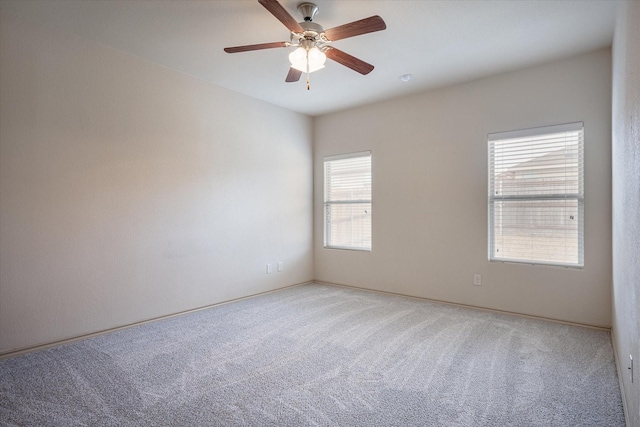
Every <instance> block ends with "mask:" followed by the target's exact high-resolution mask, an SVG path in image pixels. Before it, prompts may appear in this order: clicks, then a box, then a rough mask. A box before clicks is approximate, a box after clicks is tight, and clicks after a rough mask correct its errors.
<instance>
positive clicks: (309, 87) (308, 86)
mask: <svg viewBox="0 0 640 427" xmlns="http://www.w3.org/2000/svg"><path fill="white" fill-rule="evenodd" d="M307 90H311V85H310V84H309V49H308V48H307Z"/></svg>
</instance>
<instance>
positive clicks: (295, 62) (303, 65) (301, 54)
mask: <svg viewBox="0 0 640 427" xmlns="http://www.w3.org/2000/svg"><path fill="white" fill-rule="evenodd" d="M289 61H290V62H291V67H292V68H295V69H296V70H298V71H302V72H306V71H307V51H306V50H305V48H303V47H299V48H297V49H296V50H294V51H293V52H291V53H290V54H289Z"/></svg>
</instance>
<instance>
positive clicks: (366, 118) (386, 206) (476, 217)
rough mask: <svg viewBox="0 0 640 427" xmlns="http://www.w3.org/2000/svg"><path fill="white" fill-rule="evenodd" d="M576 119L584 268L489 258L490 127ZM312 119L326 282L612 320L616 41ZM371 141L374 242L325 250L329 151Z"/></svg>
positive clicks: (318, 259)
mask: <svg viewBox="0 0 640 427" xmlns="http://www.w3.org/2000/svg"><path fill="white" fill-rule="evenodd" d="M416 78H418V79H419V78H420V77H419V76H416ZM575 121H582V122H584V127H585V170H586V172H585V209H586V211H585V268H584V269H582V270H577V269H567V268H558V267H545V266H531V265H517V264H505V263H489V262H488V261H487V142H486V141H487V134H488V133H491V132H499V131H508V130H515V129H522V128H530V127H536V126H544V125H553V124H559V123H567V122H575ZM314 127H315V130H314V167H315V172H314V182H315V184H314V188H315V190H314V194H315V196H314V197H315V198H314V201H315V207H314V214H315V221H314V233H315V234H314V236H315V240H314V242H315V243H314V249H315V250H314V258H315V278H316V279H317V280H320V281H326V282H331V283H338V284H346V285H352V286H358V287H363V288H370V289H375V290H381V291H389V292H397V293H401V294H406V295H413V296H419V297H427V298H433V299H437V300H443V301H450V302H456V303H462V304H470V305H474V306H479V307H487V308H493V309H500V310H508V311H513V312H518V313H524V314H531V315H537V316H543V317H548V318H553V319H561V320H565V321H572V322H579V323H584V324H591V325H599V326H609V325H610V324H611V308H610V307H611V231H610V229H611V54H610V50H609V49H606V50H600V51H597V52H593V53H590V54H586V55H581V56H577V57H573V58H569V59H566V60H563V61H559V62H555V63H550V64H547V65H542V66H537V67H533V68H528V69H525V70H521V71H516V72H511V73H507V74H502V75H498V76H494V77H490V78H486V79H482V80H477V81H474V82H470V83H467V84H460V85H456V86H451V87H447V88H443V89H439V90H433V91H430V92H426V93H419V94H416V95H413V96H409V97H405V98H400V99H395V100H390V101H385V102H381V103H377V104H373V105H368V106H364V107H361V108H356V109H352V110H347V111H343V112H338V113H333V114H329V115H325V116H322V117H319V118H317V119H316V121H315V123H314ZM363 150H371V151H372V165H373V210H372V219H373V226H372V228H373V250H372V252H370V253H369V252H357V251H342V250H331V249H324V248H323V247H322V244H323V239H322V237H323V234H322V233H323V200H322V198H323V188H322V185H323V182H322V173H323V170H322V162H323V157H324V156H328V155H335V154H340V153H348V152H354V151H363ZM474 273H478V274H481V275H482V282H483V283H482V286H479V287H476V286H473V275H474Z"/></svg>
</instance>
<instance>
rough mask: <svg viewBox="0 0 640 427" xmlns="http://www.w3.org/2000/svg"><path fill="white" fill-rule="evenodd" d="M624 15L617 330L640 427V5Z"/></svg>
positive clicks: (616, 90)
mask: <svg viewBox="0 0 640 427" xmlns="http://www.w3.org/2000/svg"><path fill="white" fill-rule="evenodd" d="M618 12H619V15H618V22H617V25H616V34H615V37H614V42H613V114H612V116H613V126H612V127H613V138H612V139H613V141H612V144H613V150H612V157H613V331H614V336H615V341H616V342H615V345H616V353H617V356H618V365H619V368H620V372H621V382H622V386H623V394H624V396H625V400H626V406H625V412H626V415H627V419H628V420H629V425H630V426H640V2H638V1H632V2H621V3H620V9H619V11H618ZM629 355H632V356H633V360H634V372H633V375H634V378H633V383H632V382H631V371H629V370H628V368H629V365H630V363H629Z"/></svg>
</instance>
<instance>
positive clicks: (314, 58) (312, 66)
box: [289, 46, 327, 73]
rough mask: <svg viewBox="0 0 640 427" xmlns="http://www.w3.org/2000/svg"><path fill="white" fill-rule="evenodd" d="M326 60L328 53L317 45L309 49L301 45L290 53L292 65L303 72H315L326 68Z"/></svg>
mask: <svg viewBox="0 0 640 427" xmlns="http://www.w3.org/2000/svg"><path fill="white" fill-rule="evenodd" d="M326 60H327V55H325V54H324V52H322V51H321V50H320V49H318V48H317V47H315V46H314V47H312V48H310V49H309V50H308V51H307V49H305V48H304V47H299V48H297V49H296V50H294V51H293V52H291V53H290V54H289V61H290V62H291V67H292V68H295V69H296V70H298V71H302V72H303V73H307V72H309V73H313V72H314V71H318V70H320V69H322V68H324V63H325V62H326ZM307 65H308V66H309V67H308V69H307Z"/></svg>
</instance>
